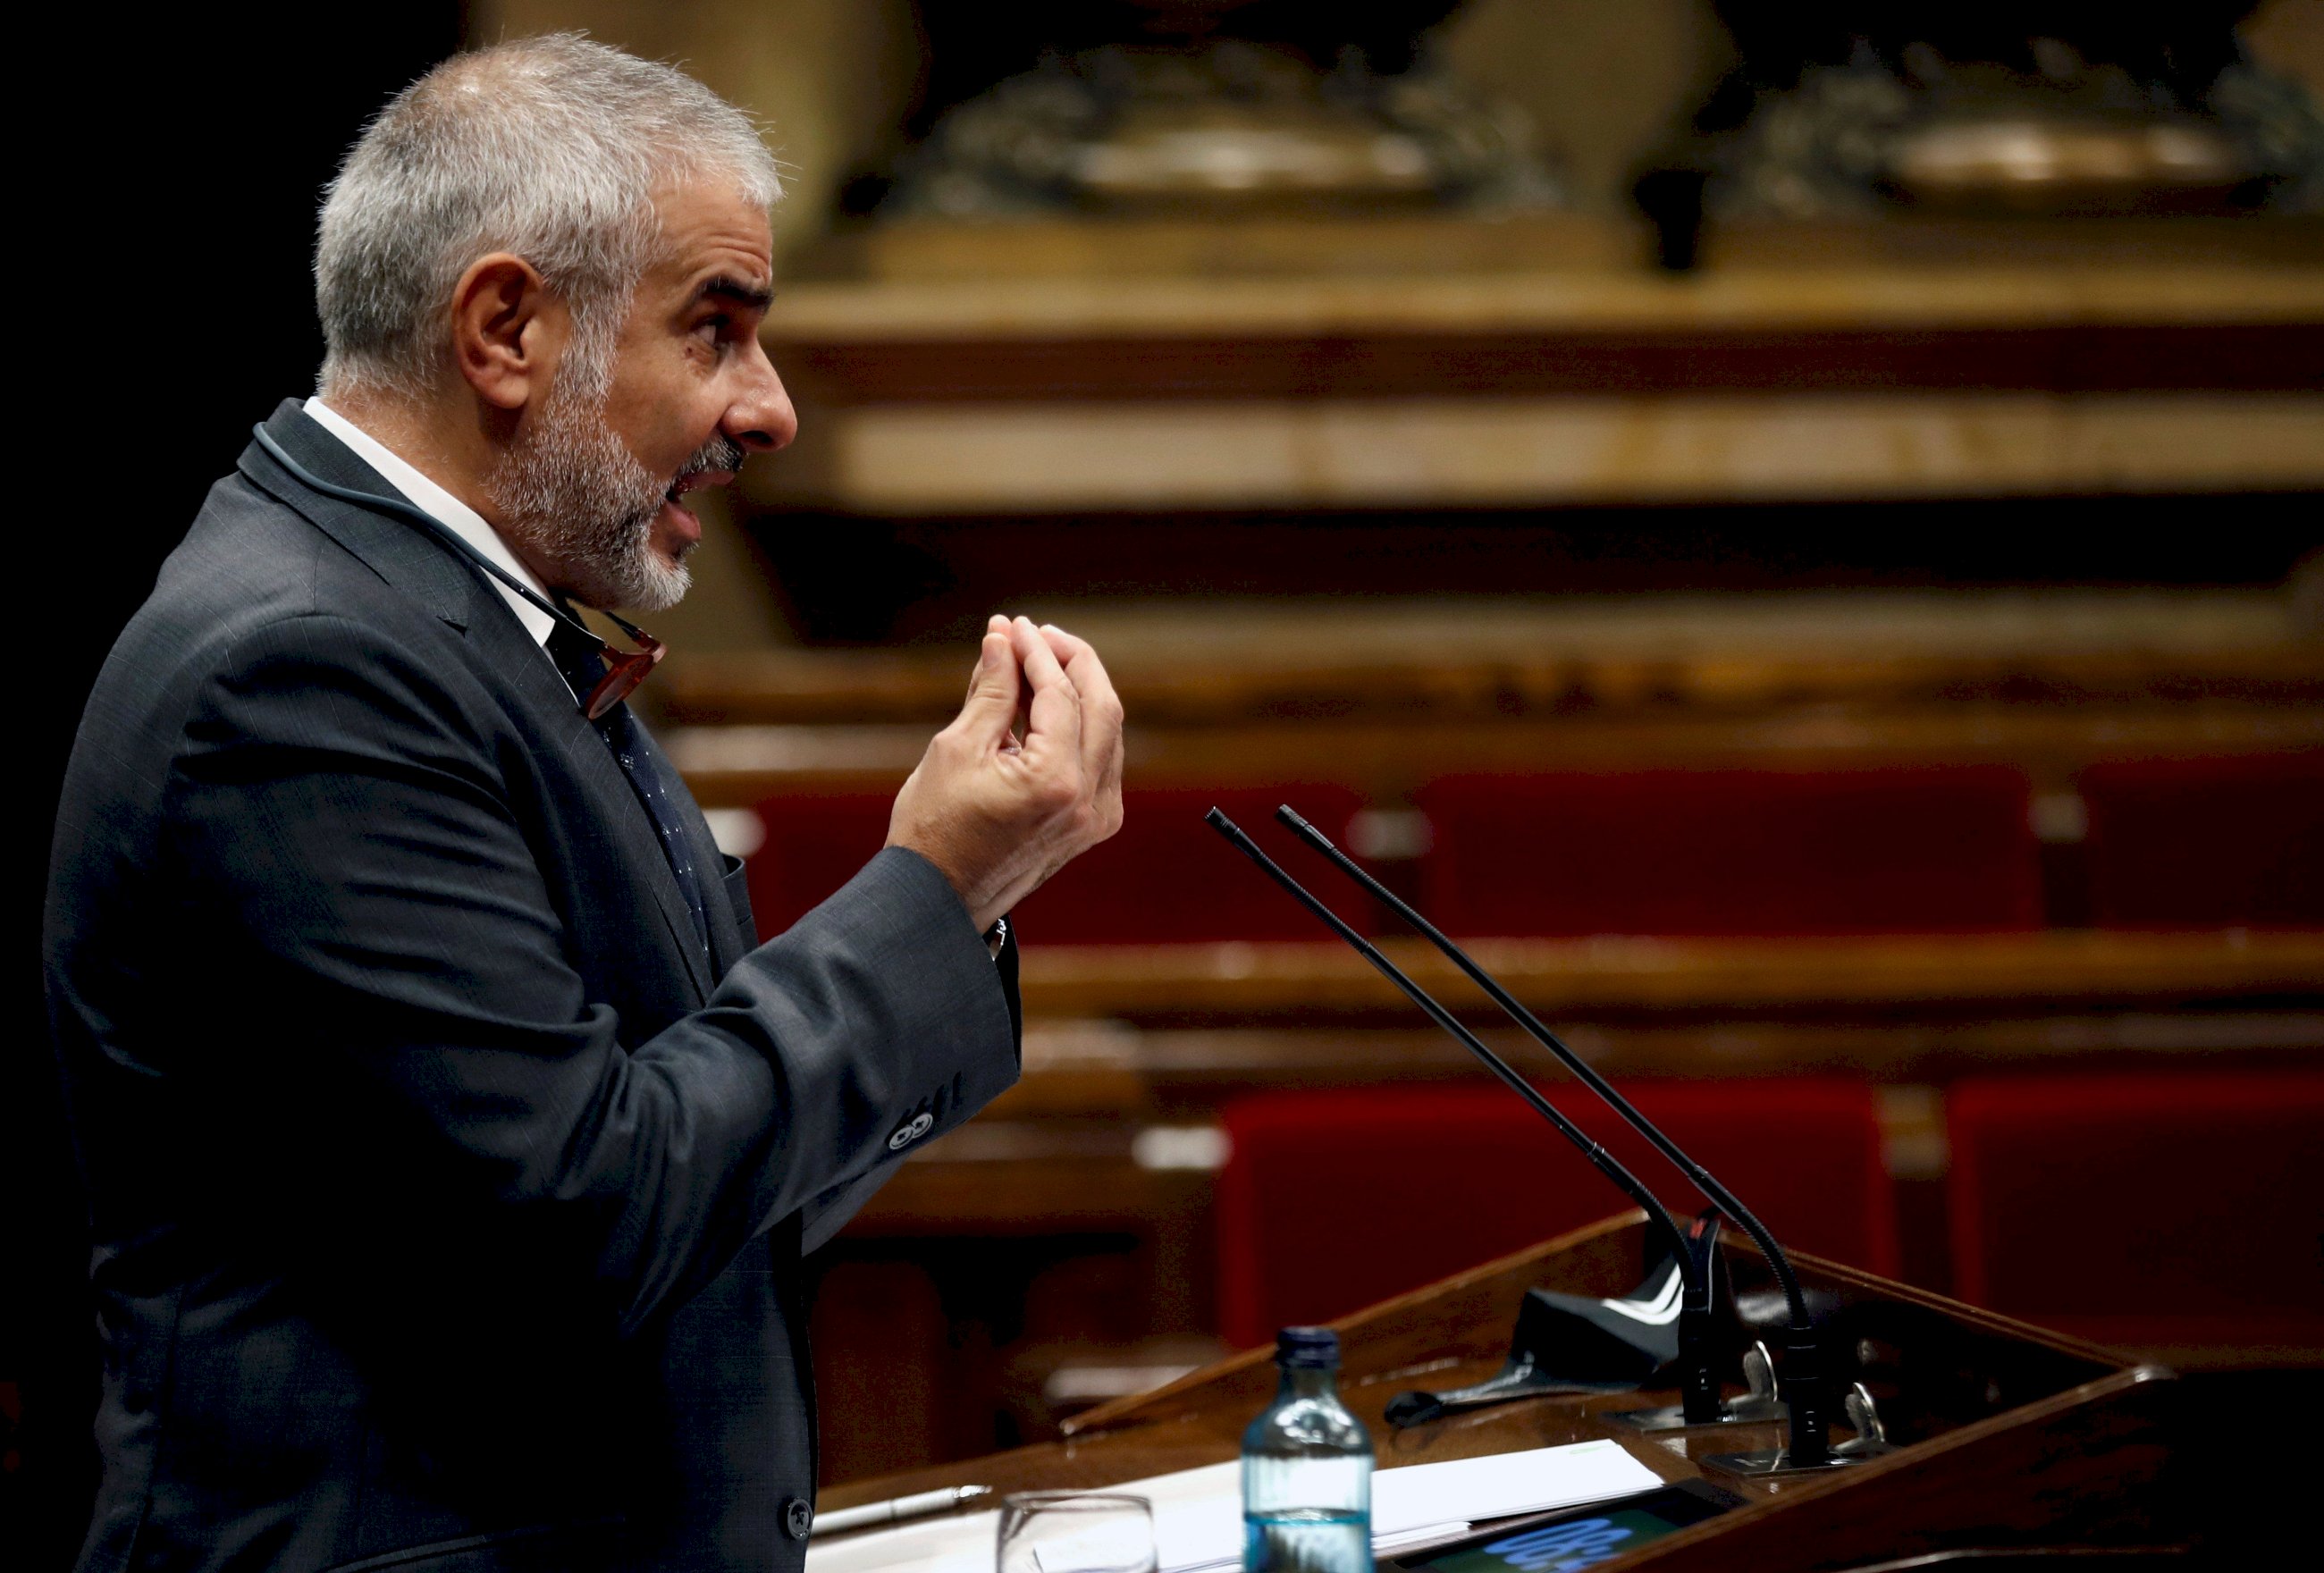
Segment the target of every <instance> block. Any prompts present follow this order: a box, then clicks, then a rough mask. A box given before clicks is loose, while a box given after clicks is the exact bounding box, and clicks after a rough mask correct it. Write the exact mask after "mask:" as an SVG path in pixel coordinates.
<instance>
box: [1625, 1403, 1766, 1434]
mask: <svg viewBox="0 0 2324 1573" xmlns="http://www.w3.org/2000/svg"><path fill="white" fill-rule="evenodd" d="M1790 1416H1791V1410H1790V1409H1789V1408H1788V1407H1787V1406H1786V1405H1784V1404H1781V1403H1773V1404H1765V1405H1762V1404H1757V1403H1752V1402H1751V1401H1750V1400H1748V1399H1744V1400H1741V1401H1738V1402H1737V1403H1729V1404H1722V1405H1721V1406H1720V1411H1719V1415H1718V1418H1716V1419H1714V1420H1689V1419H1687V1418H1686V1409H1685V1406H1683V1404H1676V1403H1665V1404H1663V1405H1661V1406H1660V1407H1659V1408H1655V1409H1618V1410H1616V1411H1614V1412H1612V1413H1611V1414H1601V1415H1599V1416H1598V1417H1597V1418H1598V1419H1600V1420H1601V1421H1605V1422H1606V1423H1607V1424H1608V1425H1616V1426H1620V1427H1621V1428H1622V1429H1623V1430H1633V1431H1646V1432H1655V1431H1707V1430H1718V1429H1719V1428H1720V1426H1734V1425H1773V1424H1776V1423H1779V1422H1781V1421H1784V1420H1786V1419H1788V1418H1790Z"/></svg>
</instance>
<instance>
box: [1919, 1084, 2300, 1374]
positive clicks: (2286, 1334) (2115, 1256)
mask: <svg viewBox="0 0 2324 1573" xmlns="http://www.w3.org/2000/svg"><path fill="white" fill-rule="evenodd" d="M1948 1123H1949V1126H1950V1133H1951V1145H1952V1159H1951V1167H1950V1174H1949V1177H1948V1182H1947V1187H1948V1205H1949V1208H1950V1214H1951V1223H1952V1249H1953V1281H1954V1284H1955V1287H1956V1291H1957V1292H1958V1293H1959V1294H1960V1298H1962V1299H1964V1300H1968V1301H1970V1302H1975V1303H1977V1304H1980V1305H1986V1306H1989V1307H1991V1308H1992V1309H1994V1310H1996V1311H2004V1312H2006V1313H2008V1314H2009V1315H2012V1316H2018V1317H2023V1318H2024V1319H2025V1320H2028V1321H2033V1322H2038V1323H2041V1324H2043V1325H2045V1326H2050V1327H2055V1328H2057V1329H2061V1330H2062V1331H2066V1332H2073V1333H2080V1334H2081V1335H2082V1336H2084V1337H2088V1338H2096V1339H2098V1341H2100V1342H2104V1343H2113V1344H2120V1345H2123V1346H2126V1347H2129V1348H2153V1349H2158V1350H2165V1351H2170V1352H2171V1353H2172V1357H2181V1358H2183V1357H2186V1356H2185V1355H2184V1354H2183V1353H2182V1352H2183V1351H2186V1350H2189V1349H2193V1348H2201V1347H2204V1346H2209V1347H2211V1348H2238V1347H2240V1348H2245V1349H2253V1348H2258V1349H2262V1350H2264V1349H2266V1348H2269V1347H2276V1348H2281V1347H2282V1346H2284V1345H2287V1344H2290V1345H2293V1346H2296V1347H2303V1348H2310V1349H2314V1348H2319V1347H2324V1251H2319V1248H2318V1247H2319V1241H2324V1185H2319V1177H2324V1072H2312V1071H2310V1072H2281V1073H2272V1072H2242V1073H2234V1074H2222V1075H2189V1074H2172V1073H2158V1074H2153V1075H2120V1076H2072V1077H2063V1076H2061V1077H2039V1078H2036V1077H2026V1078H2014V1079H2004V1078H1999V1077H1994V1078H1987V1079H1978V1080H1974V1081H1963V1082H1960V1083H1958V1084H1956V1086H1955V1087H1954V1088H1953V1090H1952V1092H1951V1095H1950V1100H1949V1116H1948Z"/></svg>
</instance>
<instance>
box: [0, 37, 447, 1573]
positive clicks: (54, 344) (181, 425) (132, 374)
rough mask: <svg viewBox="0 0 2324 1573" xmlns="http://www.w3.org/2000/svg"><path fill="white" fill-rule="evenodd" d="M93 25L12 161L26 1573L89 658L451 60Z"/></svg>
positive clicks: (2, 1468) (10, 1371) (40, 1494)
mask: <svg viewBox="0 0 2324 1573" xmlns="http://www.w3.org/2000/svg"><path fill="white" fill-rule="evenodd" d="M102 25H103V24H102V23H100V22H99V21H98V20H97V19H96V18H94V17H90V18H88V19H85V23H84V25H83V26H81V27H78V28H65V27H54V28H53V30H52V31H51V32H48V33H47V35H46V36H45V37H42V38H38V39H36V41H33V42H32V43H28V44H27V46H26V48H27V59H32V60H40V61H42V69H43V70H44V71H52V72H54V73H55V74H56V76H57V78H59V79H60V80H63V79H68V78H69V81H70V86H69V89H67V90H66V91H65V92H63V93H61V94H60V95H59V97H57V98H56V99H54V100H51V103H50V105H49V107H48V109H47V110H45V111H44V112H43V113H42V115H39V116H36V117H34V120H35V129H34V130H33V131H32V132H31V133H29V134H30V135H31V137H32V140H31V142H30V143H28V145H27V148H26V151H25V152H24V154H23V159H22V161H21V163H22V165H23V168H25V170H27V172H29V173H30V174H31V176H32V179H33V183H34V189H35V191H37V192H38V193H39V194H40V198H41V200H40V206H39V212H40V214H41V216H40V218H39V220H38V221H37V222H36V223H35V224H33V225H31V226H30V228H29V231H28V234H29V236H30V238H31V242H32V248H33V251H34V254H35V255H36V257H37V262H36V263H35V265H34V266H33V268H32V270H31V272H32V277H33V278H35V279H36V280H37V282H36V283H34V284H32V285H31V286H30V287H29V289H28V294H29V296H30V297H31V298H29V299H27V300H26V301H25V302H24V305H23V324H24V326H25V327H28V328H29V329H30V337H31V340H32V344H33V345H36V346H37V347H38V352H39V353H38V354H37V356H36V357H35V359H34V361H33V363H35V364H39V365H42V366H43V367H61V368H64V372H63V375H62V377H61V378H60V379H59V380H58V382H55V383H51V382H48V380H47V379H46V378H43V379H42V380H41V382H40V383H39V384H38V385H36V386H35V387H33V388H31V389H28V390H26V391H24V393H23V395H22V396H21V397H22V398H23V406H24V407H29V409H30V416H31V419H30V424H31V426H32V430H33V431H34V432H36V433H38V434H39V439H40V440H39V446H38V449H37V451H41V452H45V453H50V454H67V455H74V456H73V457H71V458H69V459H68V460H66V461H65V462H64V463H65V467H66V469H67V472H68V474H69V479H68V480H66V481H64V482H63V483H62V484H60V485H59V486H58V487H57V488H55V490H54V492H52V493H51V497H50V498H48V499H46V500H44V501H42V503H41V504H40V506H39V512H38V516H37V517H38V518H39V522H38V523H37V524H35V523H32V522H31V521H29V520H28V521H27V522H26V523H25V524H24V525H23V527H22V528H23V537H22V538H21V541H20V547H19V549H20V550H22V551H23V552H25V553H26V555H27V557H31V556H32V555H33V554H37V555H38V556H39V557H42V558H43V559H45V562H46V565H47V566H45V568H44V571H43V573H42V581H41V586H40V588H38V589H37V590H32V591H31V592H30V593H23V594H21V595H20V597H19V599H18V606H19V615H21V616H23V617H26V618H28V619H29V621H30V624H31V626H30V627H23V628H20V630H19V631H18V633H17V635H16V637H17V638H18V639H21V640H23V646H24V648H25V649H28V650H36V651H38V652H39V653H38V655H37V657H36V658H34V659H33V661H32V664H31V666H30V667H29V668H28V672H27V678H26V680H25V681H24V682H23V684H22V685H20V686H19V687H18V688H17V690H16V692H15V694H14V704H13V709H14V713H15V715H16V717H17V729H18V730H17V732H16V740H17V741H16V745H15V750H14V751H15V754H16V757H17V759H18V769H19V771H20V775H19V778H18V785H17V790H18V791H20V792H22V793H23V795H24V796H23V797H22V798H20V799H19V803H20V805H21V808H20V812H21V813H22V814H23V830H22V832H20V833H19V834H17V835H15V836H14V837H11V838H10V839H9V841H8V842H7V846H6V849H5V866H0V880H5V884H0V891H5V900H0V924H5V928H0V934H5V951H6V953H7V954H10V955H13V956H14V957H15V958H16V961H14V963H13V964H12V965H11V966H10V968H9V970H8V971H7V974H6V977H5V988H0V1009H5V1012H6V1017H5V1019H6V1021H7V1024H8V1030H7V1032H6V1035H5V1043H6V1045H7V1047H6V1050H5V1056H0V1057H5V1078H6V1080H5V1088H0V1109H5V1125H6V1128H5V1133H0V1164H5V1165H6V1173H5V1191H0V1194H5V1196H6V1198H7V1202H6V1205H5V1209H0V1229H5V1231H6V1232H5V1239H0V1262H5V1263H6V1264H7V1266H6V1268H5V1274H0V1275H5V1279H6V1282H7V1288H6V1290H5V1292H0V1351H5V1353H0V1376H5V1377H6V1378H10V1379H13V1380H14V1383H15V1388H14V1393H13V1394H9V1395H8V1397H7V1398H6V1400H5V1403H6V1405H7V1406H8V1408H9V1411H10V1412H9V1414H8V1418H7V1424H8V1428H9V1429H8V1435H7V1441H6V1458H5V1462H0V1489H5V1491H6V1492H7V1494H8V1495H9V1497H10V1498H11V1499H12V1500H11V1502H10V1508H11V1512H10V1513H7V1514H5V1515H0V1516H5V1517H6V1518H7V1519H8V1522H10V1523H11V1525H12V1528H11V1530H10V1532H9V1536H10V1541H11V1550H9V1552H8V1553H7V1555H8V1557H9V1559H11V1561H12V1562H14V1565H16V1566H19V1567H23V1568H53V1567H61V1566H64V1565H66V1564H67V1563H68V1562H69V1559H70V1557H71V1553H72V1550H73V1549H75V1548H76V1547H78V1541H79V1535H80V1532H81V1531H82V1530H83V1529H84V1528H85V1527H86V1524H87V1514H88V1493H89V1490H90V1488H91V1486H92V1483H93V1479H94V1475H93V1454H92V1449H91V1445H90V1443H89V1440H88V1434H87V1432H88V1413H89V1409H90V1406H91V1405H93V1403H94V1394H95V1392H96V1381H97V1373H96V1359H95V1349H94V1347H93V1345H92V1343H91V1338H92V1337H93V1333H94V1327H95V1323H94V1320H93V1317H92V1315H91V1313H90V1311H89V1310H88V1305H87V1303H86V1302H85V1300H84V1299H83V1298H82V1297H81V1296H80V1295H79V1293H78V1283H79V1280H80V1278H81V1275H82V1274H83V1273H84V1272H85V1271H86V1265H87V1264H86V1253H87V1246H86V1242H85V1240H83V1239H82V1238H81V1237H80V1225H79V1204H78V1198H77V1197H76V1195H75V1194H74V1190H73V1182H72V1164H71V1159H70V1157H69V1152H68V1150H67V1148H66V1145H65V1142H64V1136H63V1132H62V1130H61V1129H60V1123H59V1120H58V1118H57V1114H56V1090H55V1086H54V1081H53V1076H52V1072H51V1068H50V1064H49V1058H48V1050H47V1044H46V1038H47V1026H46V1016H47V1013H46V1010H45V1007H43V1005H42V998H41V982H40V967H39V954H40V926H41V922H40V911H41V901H42V887H43V884H44V882H45V879H46V872H47V863H48V831H47V827H48V825H49V823H50V822H51V819H52V817H53V814H54V808H55V802H56V793H57V787H58V782H59V780H60V777H61V775H62V773H63V768H64V761H65V757H66V754H67V751H68V750H69V749H70V747H71V743H72V733H73V729H74V727H75V725H76V724H77V723H78V721H79V718H80V707H81V703H82V700H83V699H84V698H85V697H86V695H87V694H88V686H89V684H90V683H91V682H92V681H93V680H94V679H95V677H96V675H97V667H98V665H99V664H100V663H101V662H102V661H103V660H104V658H105V653H106V650H107V649H109V648H110V647H111V645H112V642H113V639H114V636H115V634H116V633H118V632H119V631H120V628H121V625H122V624H123V623H124V621H127V619H128V617H129V614H130V613H131V612H133V611H134V610H135V609H136V607H137V604H138V603H139V602H141V601H143V599H144V597H145V594H146V592H147V591H148V590H150V589H151V588H152V583H153V575H154V573H155V571H156V570H157V569H158V568H159V567H160V566H161V559H162V558H163V557H165V556H167V555H168V553H169V551H170V549H171V547H174V546H175V545H176V544H177V543H178V540H179V538H180V537H182V536H183V535H184V533H185V530H186V526H187V525H188V524H189V522H191V520H192V518H193V515H194V511H195V510H196V509H198V507H200V505H201V500H202V496H203V493H204V492H208V489H209V487H210V484H211V483H212V482H213V481H215V480H217V477H218V476H220V475H222V474H225V473H226V471H227V470H228V469H229V468H231V467H232V465H233V464H234V460H235V455H237V454H239V453H240V452H241V451H242V448H243V446H244V444H245V443H246V442H247V440H248V433H249V429H250V428H251V426H252V425H253V424H254V423H255V422H257V421H259V420H261V419H264V418H265V416H266V415H267V413H268V412H269V411H271V410H272V408H273V407H274V404H275V403H276V402H277V401H278V400H281V399H284V398H287V397H291V396H297V395H303V394H305V393H307V392H309V391H312V389H313V383H314V374H315V368H316V366H317V364H318V363H319V361H320V359H321V355H322V339H321V336H320V334H319V333H318V330H317V328H316V326H315V316H314V308H313V289H312V285H311V282H310V278H309V272H308V255H309V247H310V244H311V238H312V233H313V225H314V214H315V208H316V204H317V201H318V197H319V195H320V192H321V189H322V187H323V183H324V182H325V181H326V180H327V179H329V178H330V176H331V173H332V171H333V170H335V169H336V168H337V164H338V160H339V157H340V154H341V153H342V152H344V151H345V150H346V146H347V144H348V143H351V142H352V141H353V140H354V138H355V134H356V133H357V132H359V131H360V130H361V129H362V126H363V123H364V119H365V118H366V117H367V116H369V115H371V114H372V113H373V112H374V110H375V109H377V107H378V106H379V105H380V104H381V102H382V101H383V100H384V99H385V97H387V96H388V95H389V94H390V93H392V92H393V91H394V90H395V89H396V88H397V87H401V85H402V84H403V83H404V82H406V81H409V80H410V78H412V77H414V76H416V75H418V74H419V73H420V71H422V70H424V69H427V67H428V66H429V64H430V63H431V62H433V61H435V60H438V59H441V58H442V57H443V56H444V55H445V54H446V53H447V52H449V51H452V50H453V49H456V48H457V47H458V44H459V41H460V38H461V28H462V14H461V8H460V7H459V6H457V5H392V6H376V7H368V8H365V10H364V13H363V14H362V15H361V16H360V17H359V18H346V19H344V20H338V21H334V20H331V19H321V18H318V16H317V14H315V13H314V12H312V11H311V10H308V9H300V8H294V7H289V6H281V7H275V6H265V5H260V6H250V7H236V8H234V9H232V10H230V11H225V12H203V13H200V14H189V13H177V14H170V15H168V16H165V17H159V18H145V19H141V20H140V21H139V22H138V23H137V25H136V26H135V28H134V30H130V31H126V32H120V33H118V34H114V35H109V36H106V37H105V38H102V39H96V38H93V37H92V36H91V32H90V30H94V29H97V28H99V27H100V26H102ZM93 45H95V46H96V48H95V49H94V50H93V48H92V46H93ZM92 461H94V462H92ZM20 1513H21V1516H18V1515H19V1514H20ZM17 1525H21V1526H23V1528H22V1530H21V1531H20V1530H19V1529H18V1528H16V1527H13V1526H17ZM20 1533H22V1534H23V1536H24V1537H25V1538H24V1539H23V1540H19V1539H18V1538H17V1537H18V1535H19V1534H20ZM20 1558H21V1559H20Z"/></svg>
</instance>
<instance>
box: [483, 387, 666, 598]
mask: <svg viewBox="0 0 2324 1573" xmlns="http://www.w3.org/2000/svg"><path fill="white" fill-rule="evenodd" d="M589 381H592V379H586V378H581V377H574V376H565V375H560V376H559V377H558V379H557V381H556V383H555V384H554V385H553V386H552V387H551V388H550V389H549V400H548V402H547V404H546V405H544V406H543V407H542V409H541V411H540V415H539V419H536V420H534V421H533V422H532V423H531V424H530V426H529V427H528V428H527V429H526V431H525V433H524V435H523V436H522V437H520V438H519V439H518V440H517V442H516V444H515V445H514V446H512V447H511V448H510V449H509V450H508V452H507V453H506V454H504V455H502V457H501V460H500V462H499V463H498V464H497V465H494V466H493V473H492V474H491V476H490V477H489V478H488V479H487V481H486V490H487V491H488V492H490V493H491V495H492V499H493V504H494V505H495V506H496V507H497V508H498V509H499V510H500V513H501V519H500V526H501V529H502V530H503V532H504V533H506V534H507V535H508V536H510V537H511V538H512V539H513V540H514V541H515V543H516V544H517V545H518V546H519V547H522V548H523V549H524V550H525V552H526V553H527V555H529V556H530V557H534V558H535V559H536V560H538V561H541V562H545V563H551V564H554V565H556V566H557V568H558V576H559V577H560V578H561V579H562V581H563V583H562V584H558V586H557V588H558V589H560V590H562V591H564V592H565V593H567V594H569V595H571V596H572V597H573V598H574V599H576V600H577V601H580V602H582V603H585V604H586V605H589V606H595V607H601V608H605V607H628V608H630V609H632V610H634V611H637V612H646V613H652V612H667V611H668V610H669V608H671V607H673V606H675V605H677V604H678V602H679V601H680V600H682V599H683V598H684V597H685V594H686V593H687V589H689V588H690V587H691V586H692V584H693V582H694V575H692V573H691V572H689V571H688V570H687V566H686V564H685V563H684V562H683V561H681V562H678V563H677V564H674V565H673V564H671V563H669V562H666V561H664V560H663V558H662V557H661V555H660V554H659V553H658V552H656V551H655V550H654V549H653V524H654V518H655V516H656V515H657V514H659V512H660V511H661V505H662V498H663V490H664V483H662V482H661V481H659V480H657V479H656V478H655V477H654V475H653V473H652V472H651V471H650V470H648V469H647V468H646V467H645V466H644V465H641V464H640V463H638V460H637V455H634V454H632V453H631V452H630V449H629V445H628V444H627V443H624V442H623V441H622V438H621V436H620V434H619V433H617V432H615V431H614V430H613V428H612V427H610V426H608V425H606V424H605V420H604V400H603V399H602V397H595V396H593V395H592V392H591V391H585V389H584V387H583V386H582V384H583V383H584V382H589Z"/></svg>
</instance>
